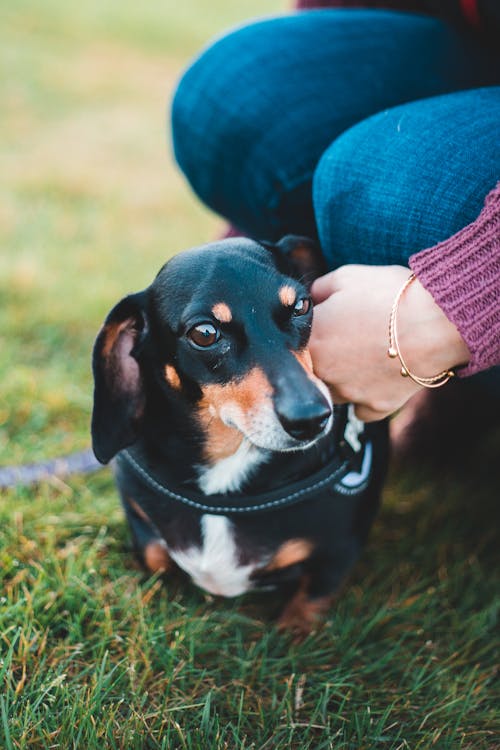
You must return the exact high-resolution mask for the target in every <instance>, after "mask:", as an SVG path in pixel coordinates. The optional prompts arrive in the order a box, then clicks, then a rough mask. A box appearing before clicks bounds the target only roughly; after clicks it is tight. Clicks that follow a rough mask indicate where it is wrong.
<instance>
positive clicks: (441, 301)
mask: <svg viewBox="0 0 500 750" xmlns="http://www.w3.org/2000/svg"><path fill="white" fill-rule="evenodd" d="M409 265H410V268H411V269H412V271H414V272H415V273H416V275H417V277H418V278H419V280H420V282H421V283H422V285H423V286H424V287H425V288H426V289H427V291H429V292H430V293H431V294H432V296H433V297H434V299H435V301H436V302H437V304H438V305H439V306H440V308H441V309H442V310H443V311H444V313H445V315H446V317H447V318H448V319H449V320H451V322H452V323H453V324H454V325H455V326H456V328H457V329H458V331H459V332H460V335H461V336H462V338H463V340H464V341H465V343H466V344H467V346H468V347H469V351H470V353H471V359H470V361H469V364H468V365H467V366H466V367H463V368H461V369H460V370H459V371H458V374H459V375H462V376H467V375H473V374H474V373H476V372H480V371H481V370H486V369H488V368H489V367H493V365H498V364H500V294H499V291H500V183H498V185H497V186H496V188H494V190H492V191H491V193H489V194H488V196H487V198H486V203H485V206H484V208H483V210H482V211H481V213H480V214H479V216H478V217H477V219H476V220H475V221H474V222H472V224H469V226H467V227H464V228H463V229H461V230H460V232H457V234H454V235H453V236H452V237H450V238H449V239H447V240H444V242H440V243H439V244H438V245H434V247H430V248H428V249H427V250H421V251H420V252H419V253H415V255H412V256H411V257H410V261H409Z"/></svg>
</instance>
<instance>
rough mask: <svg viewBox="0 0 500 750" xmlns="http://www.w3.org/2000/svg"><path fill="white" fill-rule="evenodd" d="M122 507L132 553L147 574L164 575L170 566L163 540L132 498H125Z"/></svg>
mask: <svg viewBox="0 0 500 750" xmlns="http://www.w3.org/2000/svg"><path fill="white" fill-rule="evenodd" d="M123 507H124V509H125V513H126V516H127V520H128V522H129V526H130V530H131V532H132V541H133V547H134V553H135V555H136V557H137V559H138V560H139V562H140V563H141V565H142V566H143V567H144V568H146V570H147V571H148V572H149V573H166V572H167V570H168V568H169V567H170V564H171V559H170V555H169V554H168V551H167V546H166V544H165V540H164V539H162V537H161V536H160V534H159V532H158V531H157V529H156V527H155V526H154V524H153V523H152V521H151V520H150V519H149V517H148V516H147V515H146V513H144V511H143V510H142V508H141V507H140V505H138V504H137V503H136V502H135V501H134V500H132V498H129V497H127V498H125V499H124V501H123Z"/></svg>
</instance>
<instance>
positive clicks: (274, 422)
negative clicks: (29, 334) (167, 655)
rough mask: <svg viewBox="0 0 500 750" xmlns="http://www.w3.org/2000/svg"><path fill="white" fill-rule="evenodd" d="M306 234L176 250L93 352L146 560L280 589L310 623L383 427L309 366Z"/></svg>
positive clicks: (354, 519)
mask: <svg viewBox="0 0 500 750" xmlns="http://www.w3.org/2000/svg"><path fill="white" fill-rule="evenodd" d="M320 264H321V256H320V254H319V253H318V250H317V248H316V246H315V244H314V243H313V242H312V241H311V240H308V239H307V238H302V237H294V236H287V237H285V238H283V239H282V240H281V241H280V242H278V243H277V244H271V243H260V242H256V241H253V240H250V239H246V238H230V239H224V240H220V241H218V242H213V243H209V244H207V245H203V246H201V247H197V248H194V249H191V250H187V251H185V252H183V253H180V254H178V255H176V256H174V257H173V258H172V259H171V260H169V261H168V262H167V263H166V264H165V265H164V266H163V268H162V269H161V270H160V271H159V273H158V275H157V276H156V278H155V279H154V281H153V283H152V284H151V285H150V286H149V287H148V288H147V289H145V290H144V291H141V292H138V293H136V294H131V295H129V296H127V297H125V298H124V299H122V300H121V301H120V302H119V303H118V304H117V305H116V306H115V307H114V308H113V309H112V310H111V312H110V313H109V315H108V316H107V318H106V320H105V323H104V325H103V327H102V328H101V330H100V332H99V334H98V336H97V339H96V342H95V345H94V351H93V372H94V408H93V414H92V441H93V450H94V453H95V455H96V457H97V459H98V460H99V461H100V462H101V463H108V462H109V461H110V460H111V459H112V458H113V457H115V456H116V461H115V463H116V481H117V485H118V488H119V492H120V495H121V499H122V503H123V507H124V509H125V513H126V517H127V519H128V522H129V525H130V529H131V532H132V540H133V546H134V550H135V553H136V555H137V556H138V558H139V560H140V561H141V562H142V564H143V565H144V566H145V568H146V569H147V570H148V571H150V572H152V573H157V572H162V573H167V572H168V570H169V569H170V568H171V567H172V566H177V567H179V568H180V569H182V570H183V571H184V572H185V573H187V574H188V576H190V577H191V579H192V580H193V582H194V583H195V584H196V585H197V586H199V587H201V588H203V589H204V590H206V591H208V592H210V593H211V594H216V595H221V596H226V597H234V596H239V595H240V594H243V593H245V592H247V591H249V590H252V589H278V590H279V591H281V592H282V593H283V595H284V598H285V600H286V604H285V607H284V609H283V611H282V614H281V617H280V619H279V626H280V627H281V628H284V629H289V630H292V631H295V632H296V633H303V634H305V633H307V632H309V631H310V630H311V629H312V628H313V626H314V624H315V622H316V620H317V618H318V617H320V616H321V615H322V614H323V613H325V612H326V610H327V609H328V607H329V606H330V603H331V601H332V595H333V593H334V592H335V591H336V589H337V588H338V586H339V584H340V582H341V581H342V580H343V579H344V577H345V576H346V574H347V572H348V571H349V570H350V568H351V567H352V565H353V563H354V562H355V560H356V559H357V557H358V555H359V553H360V550H361V548H362V545H363V543H364V541H365V540H366V537H367V535H368V532H369V529H370V527H371V525H372V522H373V519H374V517H375V514H376V511H377V508H378V505H379V499H380V494H381V488H382V485H383V481H384V478H385V472H386V465H387V426H386V424H385V423H383V422H379V423H372V424H368V425H364V424H363V423H361V422H360V421H359V420H357V419H356V417H355V415H354V411H353V409H352V406H346V405H343V406H334V405H333V404H332V401H331V398H330V395H329V391H328V388H327V387H326V386H325V384H324V383H323V382H322V381H320V380H319V379H318V378H317V377H316V375H315V374H314V371H313V366H312V362H311V357H310V355H309V352H308V348H307V345H308V341H309V336H310V332H311V323H312V302H311V298H310V296H309V286H310V283H311V282H312V280H313V278H314V276H316V275H318V274H319V273H320V272H321V265H320Z"/></svg>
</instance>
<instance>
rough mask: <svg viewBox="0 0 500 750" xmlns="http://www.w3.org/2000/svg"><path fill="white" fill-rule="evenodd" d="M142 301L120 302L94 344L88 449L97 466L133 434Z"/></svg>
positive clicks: (140, 399)
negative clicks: (90, 442)
mask: <svg viewBox="0 0 500 750" xmlns="http://www.w3.org/2000/svg"><path fill="white" fill-rule="evenodd" d="M145 302H146V300H145V292H139V293H138V294H131V295H130V296H128V297H125V298H124V299H122V300H121V302H119V303H118V304H117V305H116V306H115V307H114V308H113V309H112V310H111V312H110V313H109V315H108V317H107V318H106V320H105V322H104V325H103V327H102V328H101V330H100V331H99V334H98V336H97V339H96V342H95V344H94V352H93V357H92V369H93V372H94V409H93V412H92V447H93V450H94V453H95V456H96V458H97V459H98V461H100V462H101V463H103V464H106V463H108V461H110V460H111V459H112V458H113V456H114V455H115V454H116V453H118V451H120V450H121V449H122V448H125V447H126V446H127V445H130V444H131V443H133V442H134V441H135V440H136V439H137V437H138V434H139V426H140V422H141V418H142V416H143V412H144V406H145V395H144V387H143V385H144V384H143V379H142V374H141V369H140V366H139V362H138V361H137V358H136V354H137V350H138V346H139V344H140V343H141V342H142V341H144V339H145V336H146V335H147V332H148V319H147V315H146V309H145Z"/></svg>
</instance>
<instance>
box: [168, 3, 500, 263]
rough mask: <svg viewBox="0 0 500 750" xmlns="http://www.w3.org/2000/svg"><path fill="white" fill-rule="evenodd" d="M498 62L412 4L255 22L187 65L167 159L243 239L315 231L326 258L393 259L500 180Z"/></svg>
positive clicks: (441, 229)
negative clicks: (411, 9) (407, 8)
mask: <svg viewBox="0 0 500 750" xmlns="http://www.w3.org/2000/svg"><path fill="white" fill-rule="evenodd" d="M499 63H500V57H499V55H498V53H495V52H493V51H492V50H488V49H486V48H483V47H481V46H480V44H479V43H478V41H476V39H475V38H474V37H473V35H472V34H470V35H468V34H467V33H464V32H459V31H457V30H455V29H453V28H452V27H450V26H448V25H446V24H445V23H444V22H442V21H439V20H437V19H434V18H431V17H427V16H423V15H416V14H410V13H401V12H391V11H382V10H342V9H337V10H318V11H309V12H301V13H296V14H294V15H290V16H284V17H277V18H271V19H267V20H263V21H258V22H255V23H253V24H250V25H248V26H245V27H242V28H239V29H237V30H235V31H233V32H231V33H229V34H228V35H226V36H224V37H222V38H220V39H219V40H218V41H216V42H215V43H214V44H213V45H212V46H210V47H209V48H207V49H206V50H205V51H204V52H203V53H202V54H201V55H200V56H199V57H198V58H197V59H196V60H195V61H194V62H193V64H192V65H191V66H190V67H189V69H188V70H187V71H186V72H185V74H184V76H183V78H182V80H181V81H180V84H179V86H178V89H177V92H176V94H175V97H174V101H173V107H172V132H173V145H174V151H175V156H176V158H177V161H178V163H179V165H180V167H181V169H182V170H183V171H184V173H185V175H186V176H187V179H188V180H189V182H190V183H191V186H192V187H193V189H194V191H195V192H196V193H197V194H198V196H199V197H200V198H201V200H202V201H204V202H205V203H206V204H207V205H208V206H210V207H211V208H212V209H213V210H214V211H216V212H217V213H219V214H221V215H222V216H225V217H226V218H227V219H229V220H230V221H231V222H232V223H233V224H235V225H236V226H237V227H239V228H240V229H241V230H243V231H244V232H245V233H247V234H249V235H250V236H253V237H256V238H261V239H270V240H272V239H277V238H279V237H280V236H282V235H284V234H287V233H290V232H292V233H298V234H306V235H309V236H318V237H319V240H320V243H321V247H322V249H323V252H324V254H325V256H326V258H327V260H328V263H329V266H330V267H331V268H334V267H337V266H339V265H342V264H344V263H368V264H389V263H402V264H406V263H407V260H408V257H409V256H410V255H411V254H412V253H414V252H416V251H418V250H421V249H423V248H426V247H429V246H432V245H434V244H435V243H437V242H439V241H440V240H443V239H445V238H447V237H449V236H451V235H452V234H454V233H455V232H457V231H458V230H459V229H461V228H462V227H464V226H466V225H467V224H468V223H470V222H471V221H473V220H474V219H475V218H476V216H477V215H478V214H479V212H480V210H481V208H482V205H483V201H484V198H485V196H486V194H487V193H488V192H489V190H490V189H491V188H493V187H494V185H495V183H496V182H497V181H498V179H499V178H500V137H499V130H500V128H499V123H500V86H499V85H498V84H500V77H499V74H498V71H499V67H500V66H499Z"/></svg>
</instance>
